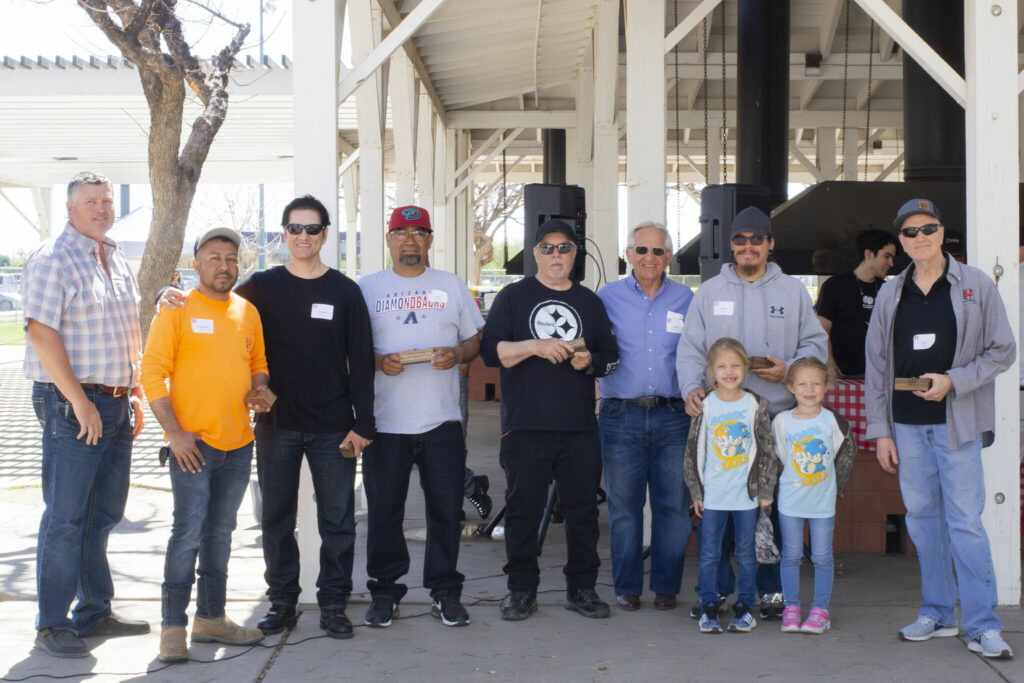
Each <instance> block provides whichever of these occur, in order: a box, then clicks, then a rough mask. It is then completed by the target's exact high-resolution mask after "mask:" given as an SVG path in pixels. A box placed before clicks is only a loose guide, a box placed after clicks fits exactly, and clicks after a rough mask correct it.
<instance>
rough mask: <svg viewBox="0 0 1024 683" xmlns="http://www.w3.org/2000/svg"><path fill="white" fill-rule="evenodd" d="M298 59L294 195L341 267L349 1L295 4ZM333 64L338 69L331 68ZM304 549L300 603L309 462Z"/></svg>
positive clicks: (310, 502) (303, 510) (309, 551)
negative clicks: (341, 144) (327, 222)
mask: <svg viewBox="0 0 1024 683" xmlns="http://www.w3.org/2000/svg"><path fill="white" fill-rule="evenodd" d="M293 12H294V13H295V14H294V16H293V17H292V27H293V28H292V30H293V34H294V48H293V49H294V52H295V63H294V66H293V68H292V93H293V94H292V99H293V102H294V105H295V106H294V110H295V114H294V116H295V126H294V140H295V170H294V178H295V195H296V196H301V195H304V194H311V195H313V196H315V197H316V198H317V199H319V200H320V201H321V202H323V203H324V206H326V207H327V212H328V214H329V215H330V218H331V227H332V228H333V229H334V230H333V234H334V236H335V237H334V239H329V240H328V241H327V243H326V244H325V245H324V248H323V250H322V251H321V252H320V255H321V257H322V258H323V260H324V262H325V263H326V264H327V265H329V266H332V267H335V268H336V267H337V266H338V243H339V238H338V234H339V233H338V232H337V225H338V220H337V219H338V71H339V68H340V65H341V61H340V51H341V29H342V24H343V23H344V16H345V2H344V0H335V1H333V2H316V3H313V2H297V3H295V6H294V7H293ZM332 66H333V68H332ZM297 515H298V519H297V523H296V526H297V531H298V544H299V553H300V554H301V556H302V557H303V558H304V559H305V561H304V562H303V563H302V569H301V570H300V574H299V585H300V586H301V587H302V593H301V595H300V597H299V602H301V603H303V604H315V603H316V579H317V576H318V574H319V573H320V563H319V561H318V558H319V557H320V553H319V549H320V533H319V531H318V529H317V524H316V499H315V498H314V495H313V479H312V477H311V476H310V474H309V466H308V465H307V464H306V463H305V462H303V463H302V472H301V474H300V475H299V504H298V510H297Z"/></svg>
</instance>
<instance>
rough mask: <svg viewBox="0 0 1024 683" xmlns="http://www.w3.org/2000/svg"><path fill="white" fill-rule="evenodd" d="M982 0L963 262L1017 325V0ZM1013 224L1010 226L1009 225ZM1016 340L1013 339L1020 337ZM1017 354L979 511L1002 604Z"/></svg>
mask: <svg viewBox="0 0 1024 683" xmlns="http://www.w3.org/2000/svg"><path fill="white" fill-rule="evenodd" d="M993 7H995V5H992V4H991V3H990V2H987V1H982V0H965V2H964V43H965V45H964V57H965V62H964V66H965V68H964V75H965V76H966V81H967V83H968V84H970V87H969V88H967V95H968V99H967V103H966V104H967V106H966V116H965V131H966V138H967V139H966V143H967V254H968V263H970V264H971V265H973V266H976V267H978V268H980V269H981V270H982V271H984V272H985V273H986V274H989V275H992V274H994V273H995V269H996V268H997V267H999V266H1001V267H1002V276H1001V277H1000V278H999V280H998V282H997V286H998V288H999V294H1000V295H1001V296H1002V299H1003V303H1004V304H1005V306H1006V313H1007V315H1008V316H1009V318H1010V326H1011V328H1012V329H1013V330H1014V332H1017V331H1019V330H1020V316H1019V307H1018V301H1019V298H1020V288H1019V282H1018V276H1017V267H1016V266H1017V259H1016V258H1015V256H1014V254H1016V253H1017V246H1018V241H1017V237H1018V235H1017V230H1016V229H1015V227H1016V226H1017V225H1019V221H1020V216H1019V206H1018V202H1017V189H1018V188H1017V182H1018V175H1017V173H1016V171H1017V145H1018V139H1017V92H1016V91H1015V90H1014V86H1015V85H1016V83H1017V79H1018V76H1017V37H1018V35H1017V3H1016V2H1004V3H1002V5H1001V9H1002V11H1001V12H998V13H996V12H993V11H992V9H993ZM1008 226H1012V227H1013V228H1014V229H1007V227H1008ZM1018 342H1019V340H1018ZM1018 363H1019V355H1018V358H1017V359H1015V360H1014V362H1013V365H1012V366H1011V367H1010V369H1009V370H1007V371H1006V372H1004V373H1002V374H1001V375H999V376H998V377H997V378H996V389H995V391H996V400H995V424H996V428H995V437H996V438H995V443H993V444H992V445H991V446H989V447H988V448H987V449H985V453H984V455H982V459H981V462H982V464H983V466H984V470H985V494H986V501H985V511H984V513H983V514H982V520H983V522H984V524H985V530H986V531H987V532H988V537H989V543H990V544H991V548H992V559H993V563H994V565H995V572H996V591H997V594H998V600H999V604H1000V605H1007V606H1008V605H1014V606H1017V605H1019V604H1020V598H1021V562H1020V551H1021V547H1020V541H1021V537H1020V460H1019V457H1018V453H1019V441H1018V432H1019V413H1018V406H1019V401H1020V391H1019V390H1018V384H1019V382H1018Z"/></svg>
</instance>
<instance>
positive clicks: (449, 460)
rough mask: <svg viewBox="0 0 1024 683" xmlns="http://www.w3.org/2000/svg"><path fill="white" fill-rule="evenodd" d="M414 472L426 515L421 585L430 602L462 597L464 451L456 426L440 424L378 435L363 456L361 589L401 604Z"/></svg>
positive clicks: (403, 593)
mask: <svg viewBox="0 0 1024 683" xmlns="http://www.w3.org/2000/svg"><path fill="white" fill-rule="evenodd" d="M413 465H416V469H417V470H419V475H420V486H421V487H422V489H423V499H424V503H425V505H426V513H427V544H426V546H427V547H426V552H425V556H424V558H423V585H424V586H426V588H427V589H428V590H430V594H431V596H433V597H437V596H438V595H441V594H444V593H455V594H461V593H462V582H463V580H464V579H465V577H464V576H463V575H462V574H460V573H459V572H458V570H457V569H456V565H457V564H458V560H459V541H460V538H461V534H462V525H461V520H460V517H461V512H462V487H463V476H464V475H465V469H466V446H465V442H464V440H463V437H462V425H461V424H459V422H458V421H457V420H456V421H451V422H445V423H444V424H442V425H440V426H439V427H435V428H434V429H432V430H430V431H429V432H425V433H423V434H386V433H382V432H378V433H377V438H376V439H374V441H373V443H372V444H370V446H369V447H368V448H367V449H366V452H365V453H364V454H363V485H364V486H365V487H366V502H367V508H368V510H367V512H368V515H367V531H366V573H367V574H369V576H370V580H369V581H367V583H366V585H367V587H368V588H369V589H370V593H371V594H372V595H373V596H375V597H376V596H378V595H383V596H388V597H390V598H391V599H392V600H394V601H395V602H400V601H401V599H402V598H403V597H404V596H405V594H406V591H407V590H408V588H407V587H406V586H405V584H402V583H399V582H398V580H399V579H400V578H402V577H403V576H404V575H405V574H406V573H407V572H408V571H409V548H408V546H407V545H406V543H405V534H404V533H403V531H402V522H403V521H404V519H405V499H406V496H407V495H408V493H409V474H410V472H411V471H412V466H413Z"/></svg>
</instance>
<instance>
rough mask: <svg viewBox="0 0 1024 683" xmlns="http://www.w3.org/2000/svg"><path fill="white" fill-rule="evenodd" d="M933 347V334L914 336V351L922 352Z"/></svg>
mask: <svg viewBox="0 0 1024 683" xmlns="http://www.w3.org/2000/svg"><path fill="white" fill-rule="evenodd" d="M933 346H935V333H934V332H930V333H928V334H915V335H914V350H915V351H924V350H925V349H930V348H932V347H933Z"/></svg>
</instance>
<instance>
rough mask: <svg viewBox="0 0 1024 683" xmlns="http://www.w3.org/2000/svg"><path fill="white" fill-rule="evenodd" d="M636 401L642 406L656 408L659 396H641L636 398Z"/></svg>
mask: <svg viewBox="0 0 1024 683" xmlns="http://www.w3.org/2000/svg"><path fill="white" fill-rule="evenodd" d="M636 402H637V405H639V406H640V407H642V408H654V407H655V406H657V405H658V397H657V396H641V397H640V398H638V399H637V400H636Z"/></svg>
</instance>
